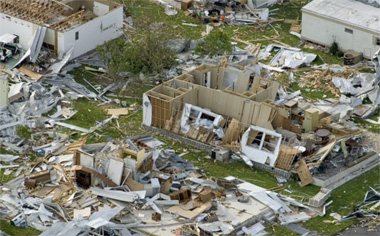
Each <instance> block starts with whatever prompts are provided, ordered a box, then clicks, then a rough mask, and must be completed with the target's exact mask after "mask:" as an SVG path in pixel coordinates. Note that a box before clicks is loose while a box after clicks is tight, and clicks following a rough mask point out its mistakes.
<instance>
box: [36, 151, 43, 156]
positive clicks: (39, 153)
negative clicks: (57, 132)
mask: <svg viewBox="0 0 380 236" xmlns="http://www.w3.org/2000/svg"><path fill="white" fill-rule="evenodd" d="M36 153H37V155H38V156H43V155H45V150H38V151H37V152H36Z"/></svg>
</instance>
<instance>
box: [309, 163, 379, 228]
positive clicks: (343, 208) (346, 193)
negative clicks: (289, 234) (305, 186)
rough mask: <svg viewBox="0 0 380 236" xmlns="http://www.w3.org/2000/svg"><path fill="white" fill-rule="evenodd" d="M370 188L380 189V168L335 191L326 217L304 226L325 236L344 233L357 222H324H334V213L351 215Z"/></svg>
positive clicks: (310, 221)
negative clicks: (328, 221) (331, 214)
mask: <svg viewBox="0 0 380 236" xmlns="http://www.w3.org/2000/svg"><path fill="white" fill-rule="evenodd" d="M369 187H372V188H377V187H380V167H379V166H377V167H374V168H373V169H372V170H370V171H368V172H366V173H364V174H362V175H360V176H359V177H357V178H355V179H353V180H350V181H349V182H347V183H346V184H344V185H342V186H340V187H338V188H337V189H335V190H334V191H333V192H332V194H331V197H330V199H328V200H327V201H330V200H333V203H332V205H331V208H330V209H328V210H327V213H326V215H325V216H323V217H319V216H317V217H315V218H312V219H310V220H309V221H307V222H305V223H303V224H302V225H303V226H304V227H305V228H307V229H310V230H316V231H318V232H319V233H321V234H323V235H334V234H336V233H338V232H340V231H342V230H343V229H345V228H347V227H348V226H350V225H352V224H353V223H355V222H357V221H356V220H349V221H344V222H342V223H340V224H326V223H324V222H323V221H324V220H330V221H331V220H333V218H332V217H330V216H329V214H330V213H332V212H336V213H338V214H340V215H341V216H345V215H348V214H349V213H351V212H352V211H353V210H354V208H355V206H356V205H357V204H358V203H360V202H361V201H362V200H363V199H364V195H365V193H366V191H368V190H369Z"/></svg>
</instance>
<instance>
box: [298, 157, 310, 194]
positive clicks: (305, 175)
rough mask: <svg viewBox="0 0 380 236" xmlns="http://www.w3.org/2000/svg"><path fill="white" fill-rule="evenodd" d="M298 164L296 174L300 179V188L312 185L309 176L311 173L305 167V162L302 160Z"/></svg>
mask: <svg viewBox="0 0 380 236" xmlns="http://www.w3.org/2000/svg"><path fill="white" fill-rule="evenodd" d="M298 164H299V165H298V167H297V174H298V176H299V177H300V179H301V187H303V186H306V185H308V184H311V183H313V182H314V179H313V176H311V173H310V171H309V168H308V167H307V165H306V162H305V160H304V159H302V160H301V161H300V162H299V163H298Z"/></svg>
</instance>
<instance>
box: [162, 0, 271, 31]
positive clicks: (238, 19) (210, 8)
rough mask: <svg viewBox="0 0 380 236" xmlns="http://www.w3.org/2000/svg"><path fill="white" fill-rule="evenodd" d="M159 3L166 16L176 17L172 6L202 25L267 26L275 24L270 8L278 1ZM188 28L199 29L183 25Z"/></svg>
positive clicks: (233, 0) (187, 1)
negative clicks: (199, 20) (271, 23)
mask: <svg viewBox="0 0 380 236" xmlns="http://www.w3.org/2000/svg"><path fill="white" fill-rule="evenodd" d="M158 2H159V3H161V4H163V5H165V6H166V7H165V14H167V15H169V16H170V15H176V14H177V11H176V10H175V9H173V7H172V5H173V6H174V7H175V8H177V9H181V10H182V11H184V13H185V15H187V16H191V17H199V16H200V18H201V20H202V23H204V24H207V23H216V24H221V23H223V24H229V25H238V26H240V25H246V24H256V25H260V24H267V23H270V22H273V21H274V20H271V19H270V18H269V16H270V13H271V12H270V10H269V9H268V7H270V6H273V5H274V4H275V3H277V0H268V1H256V0H248V1H240V0H226V1H193V0H185V1H181V2H180V3H178V2H173V1H166V0H158ZM183 25H186V26H193V27H197V25H195V24H189V23H183Z"/></svg>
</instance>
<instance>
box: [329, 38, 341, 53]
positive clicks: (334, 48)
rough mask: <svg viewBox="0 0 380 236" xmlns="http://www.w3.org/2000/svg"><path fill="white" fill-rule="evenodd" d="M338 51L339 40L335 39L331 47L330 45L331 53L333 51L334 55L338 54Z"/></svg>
mask: <svg viewBox="0 0 380 236" xmlns="http://www.w3.org/2000/svg"><path fill="white" fill-rule="evenodd" d="M338 52H339V45H338V43H337V42H335V41H334V42H333V43H332V44H331V47H330V53H331V54H332V55H334V56H336V55H337V53H338Z"/></svg>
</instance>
